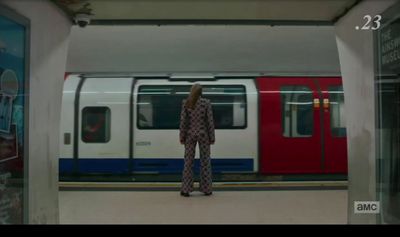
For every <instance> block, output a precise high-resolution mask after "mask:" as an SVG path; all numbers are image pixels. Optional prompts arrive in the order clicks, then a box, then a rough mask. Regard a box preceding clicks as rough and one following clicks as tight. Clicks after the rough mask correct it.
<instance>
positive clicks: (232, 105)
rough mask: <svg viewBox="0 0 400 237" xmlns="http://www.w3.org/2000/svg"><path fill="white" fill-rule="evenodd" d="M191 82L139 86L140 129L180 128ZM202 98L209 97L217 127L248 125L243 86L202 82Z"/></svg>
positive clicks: (138, 119) (234, 127) (237, 127)
mask: <svg viewBox="0 0 400 237" xmlns="http://www.w3.org/2000/svg"><path fill="white" fill-rule="evenodd" d="M190 87H191V86H190V85H157V86H156V85H151V86H150V85H149V86H147V85H146V86H140V87H139V92H138V103H137V105H138V109H137V115H138V116H137V127H138V128H139V129H179V122H180V121H179V119H180V113H181V109H182V100H184V99H186V98H187V96H188V94H189V91H190ZM203 97H204V98H207V99H210V101H211V104H212V108H213V116H214V123H215V128H216V129H240V128H245V127H246V124H247V123H246V109H247V106H246V90H245V87H244V86H241V85H226V86H225V85H203Z"/></svg>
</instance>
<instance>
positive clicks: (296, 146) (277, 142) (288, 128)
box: [257, 77, 323, 174]
mask: <svg viewBox="0 0 400 237" xmlns="http://www.w3.org/2000/svg"><path fill="white" fill-rule="evenodd" d="M257 84H258V88H259V92H260V104H259V106H260V108H259V109H260V110H259V111H260V128H259V129H260V132H259V133H260V144H259V145H260V167H261V173H264V174H289V173H321V172H323V163H322V160H321V152H322V150H321V135H322V133H321V115H320V109H319V107H320V103H319V102H320V98H319V93H318V88H317V85H316V84H315V82H314V81H313V80H310V78H272V77H269V78H257Z"/></svg>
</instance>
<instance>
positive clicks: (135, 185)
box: [59, 181, 347, 188]
mask: <svg viewBox="0 0 400 237" xmlns="http://www.w3.org/2000/svg"><path fill="white" fill-rule="evenodd" d="M180 186H181V183H180V182H179V183H98V182H60V183H59V187H62V188H166V187H180ZM195 186H198V183H195ZM323 186H334V187H345V186H347V181H326V182H325V181H312V182H310V181H306V182H301V181H298V182H290V181H288V182H258V183H257V182H252V183H251V182H248V183H246V182H238V183H235V182H232V183H218V182H214V183H213V187H215V188H218V187H221V188H230V187H235V188H240V187H243V188H244V187H260V188H261V187H323Z"/></svg>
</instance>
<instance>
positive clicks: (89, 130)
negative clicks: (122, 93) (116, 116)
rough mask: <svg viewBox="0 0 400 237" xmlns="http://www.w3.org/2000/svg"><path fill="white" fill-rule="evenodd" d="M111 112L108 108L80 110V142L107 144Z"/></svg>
mask: <svg viewBox="0 0 400 237" xmlns="http://www.w3.org/2000/svg"><path fill="white" fill-rule="evenodd" d="M110 123H111V111H110V109H109V108H108V107H85V108H84V109H83V110H82V141H83V142H86V143H107V142H109V141H110V132H111V129H110V128H111V126H110Z"/></svg>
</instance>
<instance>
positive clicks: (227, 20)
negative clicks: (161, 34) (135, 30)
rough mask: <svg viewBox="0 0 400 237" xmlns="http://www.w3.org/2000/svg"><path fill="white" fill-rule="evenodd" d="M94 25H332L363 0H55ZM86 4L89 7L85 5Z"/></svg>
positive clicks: (72, 14) (65, 9)
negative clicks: (88, 16) (87, 15)
mask: <svg viewBox="0 0 400 237" xmlns="http://www.w3.org/2000/svg"><path fill="white" fill-rule="evenodd" d="M52 1H53V2H54V3H56V4H57V6H59V7H60V8H61V9H62V10H63V11H65V12H66V13H67V14H68V15H69V16H70V17H71V20H72V19H73V17H74V15H75V14H77V13H79V12H86V13H90V14H92V16H91V19H92V24H99V25H103V24H105V25H107V24H113V25H114V24H116V25H118V24H190V23H195V24H203V23H204V24H213V23H215V24H269V25H275V24H282V25H285V24H287V25H329V24H333V23H334V22H335V21H336V20H337V19H339V18H340V17H341V16H343V15H344V14H345V13H346V12H347V11H348V10H349V9H351V8H352V7H354V6H355V5H356V4H357V3H359V2H360V1H361V0H52ZM85 5H86V6H85Z"/></svg>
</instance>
